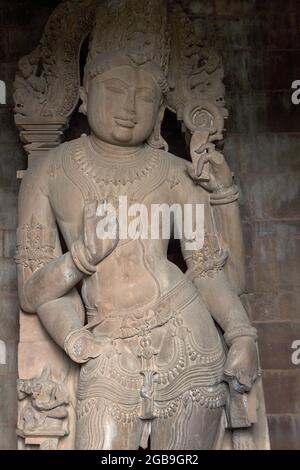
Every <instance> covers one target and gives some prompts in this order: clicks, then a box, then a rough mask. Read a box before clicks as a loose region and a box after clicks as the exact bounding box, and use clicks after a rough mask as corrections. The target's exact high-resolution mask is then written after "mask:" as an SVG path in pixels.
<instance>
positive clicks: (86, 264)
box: [71, 200, 119, 275]
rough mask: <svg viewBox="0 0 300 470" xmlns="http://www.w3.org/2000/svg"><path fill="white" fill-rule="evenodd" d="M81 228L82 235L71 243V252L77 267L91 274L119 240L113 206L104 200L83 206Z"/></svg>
mask: <svg viewBox="0 0 300 470" xmlns="http://www.w3.org/2000/svg"><path fill="white" fill-rule="evenodd" d="M82 229H83V230H82V233H83V237H82V238H81V239H79V240H77V241H76V242H74V243H73V245H72V248H71V253H72V257H73V261H74V263H75V264H76V266H77V268H78V269H79V270H80V271H82V272H83V273H84V274H88V275H91V274H93V273H94V272H96V267H97V265H98V264H99V263H100V262H101V261H102V260H103V259H104V258H106V257H107V256H109V255H110V254H111V253H112V251H113V250H114V249H115V248H116V246H117V244H118V242H119V225H118V220H117V217H116V213H115V210H114V208H113V207H112V206H111V205H110V204H108V203H107V202H106V201H102V202H101V203H99V202H98V201H96V200H94V201H91V202H89V203H88V204H86V205H85V207H84V212H83V227H82Z"/></svg>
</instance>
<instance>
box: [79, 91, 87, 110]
mask: <svg viewBox="0 0 300 470" xmlns="http://www.w3.org/2000/svg"><path fill="white" fill-rule="evenodd" d="M79 96H80V99H81V101H82V104H81V105H80V107H79V112H80V113H82V114H85V115H87V92H86V89H85V88H84V87H82V86H81V87H80V88H79Z"/></svg>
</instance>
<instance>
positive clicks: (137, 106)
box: [87, 65, 161, 147]
mask: <svg viewBox="0 0 300 470" xmlns="http://www.w3.org/2000/svg"><path fill="white" fill-rule="evenodd" d="M160 102H161V92H160V89H159V87H158V85H157V84H156V83H155V81H154V80H153V78H152V77H151V75H150V74H149V73H148V72H146V71H145V70H143V69H142V68H141V67H139V68H136V67H130V66H127V65H126V66H120V67H115V68H113V69H112V70H109V71H107V72H104V73H103V74H101V75H99V76H97V77H95V78H94V79H93V80H91V81H90V83H89V87H88V94H87V116H88V121H89V125H90V127H91V130H92V132H93V134H94V135H95V136H96V137H97V138H98V139H100V140H102V141H104V142H108V143H110V144H114V145H124V146H128V147H129V146H136V145H139V144H141V143H143V142H145V141H146V140H147V138H148V137H149V136H150V135H151V133H152V130H153V128H154V125H155V123H156V120H157V116H158V112H159V107H160Z"/></svg>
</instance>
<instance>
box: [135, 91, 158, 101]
mask: <svg viewBox="0 0 300 470" xmlns="http://www.w3.org/2000/svg"><path fill="white" fill-rule="evenodd" d="M137 97H138V98H139V99H140V100H143V101H145V102H146V103H154V97H153V96H152V95H149V94H147V93H138V94H137Z"/></svg>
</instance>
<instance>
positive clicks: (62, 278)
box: [16, 162, 84, 346]
mask: <svg viewBox="0 0 300 470" xmlns="http://www.w3.org/2000/svg"><path fill="white" fill-rule="evenodd" d="M38 163H39V165H36V166H35V167H34V168H33V169H28V170H27V171H26V174H25V177H24V179H23V181H22V184H21V189H20V195H19V227H18V231H17V250H16V262H17V266H18V290H19V299H20V304H21V308H22V310H24V311H25V312H29V313H34V312H36V313H38V315H39V318H40V320H41V322H42V323H43V324H44V326H45V328H46V329H47V331H48V332H49V334H50V335H51V336H52V337H53V339H54V340H55V341H56V342H57V343H58V344H59V345H60V346H63V344H64V340H65V337H66V336H67V335H68V334H69V333H70V331H72V330H74V329H76V328H80V327H81V326H82V325H83V324H84V309H83V305H82V301H81V298H80V296H79V294H78V292H77V291H76V289H75V288H74V287H75V286H76V284H78V282H79V281H80V280H81V279H82V278H83V275H84V274H83V273H82V272H81V271H80V270H79V269H78V268H77V267H76V265H75V263H74V261H73V258H72V256H71V254H70V252H68V253H66V254H63V253H62V250H61V245H60V240H59V234H58V229H57V225H56V221H55V217H54V214H53V211H52V208H51V204H50V201H49V198H48V194H47V174H46V171H45V167H46V165H45V164H44V163H42V162H38Z"/></svg>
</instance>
